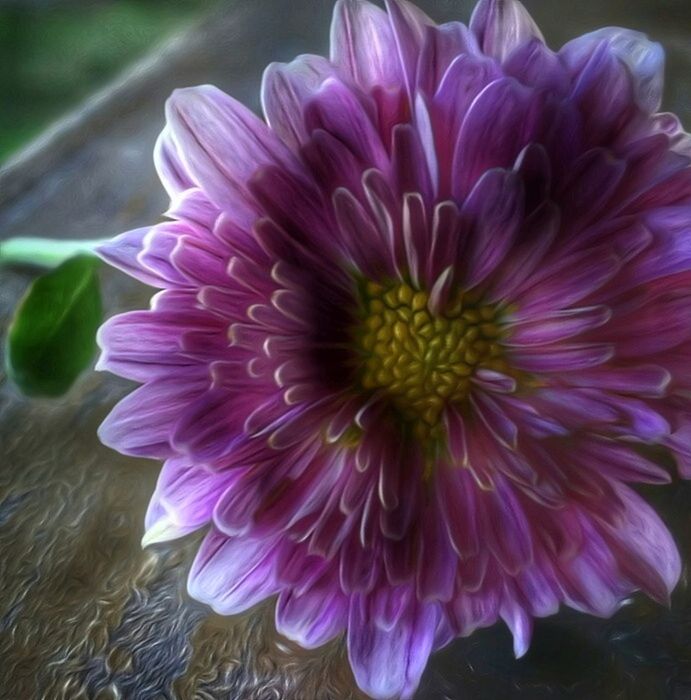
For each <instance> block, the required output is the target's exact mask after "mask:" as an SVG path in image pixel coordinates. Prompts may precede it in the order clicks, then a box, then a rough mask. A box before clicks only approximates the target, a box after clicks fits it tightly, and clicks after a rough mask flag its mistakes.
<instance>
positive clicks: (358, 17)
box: [331, 0, 401, 91]
mask: <svg viewBox="0 0 691 700" xmlns="http://www.w3.org/2000/svg"><path fill="white" fill-rule="evenodd" d="M331 62H332V63H333V64H334V65H335V66H336V67H337V68H339V69H340V70H341V71H342V72H343V73H344V74H345V75H347V76H349V77H351V78H352V79H353V81H354V82H355V83H356V84H358V85H359V86H360V87H362V88H363V89H364V90H366V91H369V90H371V89H372V88H373V87H374V86H381V87H390V86H397V85H399V84H400V83H401V68H400V63H399V61H398V57H397V48H396V42H395V41H394V36H393V32H392V30H391V26H390V24H389V19H388V17H387V15H386V12H384V11H383V10H381V9H380V8H378V7H377V6H376V5H373V4H372V3H371V2H367V1H366V0H338V2H337V3H336V6H335V7H334V15H333V22H332V24H331Z"/></svg>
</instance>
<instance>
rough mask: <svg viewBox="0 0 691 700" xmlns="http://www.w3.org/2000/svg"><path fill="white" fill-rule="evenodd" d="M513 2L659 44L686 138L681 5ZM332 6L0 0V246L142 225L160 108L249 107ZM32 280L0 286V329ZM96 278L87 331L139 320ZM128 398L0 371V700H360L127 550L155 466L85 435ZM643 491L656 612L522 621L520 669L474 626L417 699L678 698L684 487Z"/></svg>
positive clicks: (315, 36) (155, 191)
mask: <svg viewBox="0 0 691 700" xmlns="http://www.w3.org/2000/svg"><path fill="white" fill-rule="evenodd" d="M419 4H420V5H422V6H423V8H424V9H425V10H426V11H428V12H429V13H430V15H431V16H432V17H434V18H435V19H437V20H439V21H442V20H447V19H451V18H460V19H463V20H467V19H468V17H469V15H470V11H471V7H472V4H473V3H472V2H471V1H470V0H428V1H421V2H420V3H419ZM525 4H526V5H527V7H528V9H529V10H530V11H531V12H532V13H533V14H534V16H535V18H536V20H537V21H538V23H539V24H540V25H541V27H542V29H543V31H544V33H545V35H546V37H547V39H548V42H549V43H550V44H551V45H552V46H553V47H558V46H560V45H561V44H562V43H564V42H565V41H566V40H568V39H569V38H571V37H573V36H575V35H577V34H581V33H584V32H587V31H590V30H592V29H595V28H597V27H600V26H604V25H613V24H614V25H622V26H628V27H631V28H634V29H638V30H641V31H644V32H646V33H648V34H649V35H650V36H651V37H652V38H654V39H655V40H657V41H660V42H662V43H663V44H664V46H665V48H666V49H667V55H668V71H667V91H666V107H667V108H668V109H671V110H673V111H675V112H677V113H678V114H679V115H680V117H681V118H682V120H683V121H684V123H685V124H686V126H687V128H689V126H690V125H691V3H690V2H689V0H581V2H578V3H575V2H562V3H558V2H555V0H526V1H525ZM331 7H332V3H331V2H330V1H328V0H230V1H228V2H221V3H219V2H217V0H202V1H201V2H200V1H194V0H175V1H167V0H139V1H137V0H117V1H116V0H113V1H110V2H108V1H105V0H102V1H99V2H77V1H76V0H75V1H73V2H65V1H62V2H60V1H57V0H52V1H51V0H26V1H23V2H22V1H20V0H14V1H13V2H7V1H5V2H2V1H1V0H0V163H1V162H2V161H3V160H4V161H5V166H4V168H3V167H2V165H0V239H2V238H6V237H10V236H17V235H42V236H50V237H55V238H67V237H83V238H95V237H101V236H109V235H113V234H116V233H118V232H120V231H122V230H125V229H128V228H133V227H135V226H139V225H143V224H145V223H150V222H152V221H155V220H156V219H157V218H158V217H159V216H160V212H161V211H163V210H164V208H165V205H166V202H165V197H164V194H163V191H162V188H161V187H160V186H159V184H158V183H157V181H156V177H155V173H154V170H153V165H152V160H151V152H152V148H153V143H154V140H155V137H156V135H157V133H158V131H159V130H160V128H161V126H162V124H163V103H164V100H165V97H166V96H167V95H168V94H169V93H170V91H171V90H172V89H173V88H174V87H176V86H182V85H189V84H195V83H201V82H213V83H216V84H218V85H219V86H221V87H222V88H223V89H225V90H227V91H228V92H231V93H232V94H233V95H235V96H236V97H237V98H239V99H241V100H242V101H244V102H246V103H247V104H249V105H251V106H252V107H254V108H257V107H258V94H259V93H258V90H259V80H260V77H261V72H262V70H263V68H264V66H265V65H266V64H267V63H268V62H270V61H272V60H289V59H290V58H292V57H293V56H295V55H296V54H298V53H301V52H323V51H324V50H325V47H326V46H327V42H328V27H329V21H330V13H331ZM94 93H97V94H96V97H94ZM54 120H57V122H56V121H54ZM33 137H38V141H32V142H31V143H30V144H28V145H27V143H26V142H27V141H28V140H30V139H32V138H33ZM31 279H32V273H31V272H30V271H28V270H19V269H17V270H11V271H10V270H7V269H3V270H0V335H4V333H5V331H6V327H7V324H8V322H9V318H10V314H11V312H12V309H13V308H14V306H15V305H16V303H17V301H18V299H19V298H20V296H21V294H22V293H23V291H24V289H25V288H26V287H27V285H28V284H29V282H30V281H31ZM102 279H103V286H104V297H105V301H106V306H107V314H108V315H110V314H112V313H115V312H116V311H121V310H124V309H128V308H136V307H142V306H144V305H146V303H147V299H148V296H149V294H150V292H149V291H148V290H146V289H145V288H143V287H140V286H137V285H136V284H135V283H134V282H132V281H131V280H129V279H126V278H124V277H123V276H120V275H118V274H116V273H114V272H110V271H107V270H103V272H102ZM129 388H130V387H129V386H128V385H127V383H126V382H123V381H121V380H116V379H115V378H113V377H109V376H103V375H96V374H93V373H87V374H86V375H85V376H84V377H83V378H82V379H81V380H80V381H79V382H78V384H77V385H76V386H75V387H74V388H73V390H72V391H71V392H70V394H69V395H68V396H67V397H65V398H64V399H61V400H59V401H49V400H29V399H26V398H23V397H21V396H20V395H19V394H18V393H17V392H16V390H15V389H14V388H13V387H12V386H10V385H9V384H8V382H7V381H6V380H5V378H4V376H2V375H0V581H1V582H2V587H1V590H0V699H3V700H4V698H7V699H10V698H11V699H12V700H15V699H18V700H24V698H27V699H29V698H47V699H48V700H54V699H59V698H70V699H71V698H95V699H98V700H106V699H112V700H116V699H117V698H124V699H127V700H129V699H134V700H154V699H156V700H158V699H161V698H182V699H187V698H204V699H212V698H214V699H215V698H224V699H225V698H232V699H233V700H236V699H237V700H342V699H349V698H351V699H354V698H357V697H359V696H358V695H357V694H356V692H355V690H354V685H353V682H352V678H351V675H350V671H349V669H348V666H347V663H346V660H345V657H344V650H343V648H342V646H341V645H340V644H339V643H334V644H331V645H329V646H328V647H326V648H324V649H321V650H317V651H313V652H303V651H301V650H299V649H297V648H296V647H295V646H294V645H291V644H288V643H287V642H285V641H283V640H281V639H278V638H277V637H276V635H275V633H274V632H273V631H272V611H271V607H270V606H262V607H260V608H259V609H257V610H256V611H253V612H252V613H250V614H248V615H246V616H243V617H241V618H230V619H226V618H221V617H218V616H216V615H213V614H211V613H210V612H209V610H208V609H206V608H205V607H204V606H202V605H200V604H199V603H196V602H193V601H191V600H190V599H189V598H188V597H187V595H186V593H185V577H186V572H187V569H188V567H189V564H190V561H191V555H192V552H193V551H194V548H195V546H194V545H195V543H194V542H191V541H189V540H187V541H182V542H177V543H171V544H170V545H166V546H158V547H155V548H152V549H150V550H147V551H142V550H141V549H140V547H139V539H140V537H141V534H142V522H143V515H144V511H145V508H146V504H147V502H148V498H149V496H150V494H151V491H152V490H153V486H154V483H155V480H156V475H157V471H158V465H156V464H154V463H151V462H145V461H141V460H134V459H127V458H124V457H121V456H119V455H116V454H115V453H113V452H110V451H108V450H106V449H105V448H103V447H102V446H100V445H99V443H98V440H97V438H96V428H97V426H98V424H99V423H100V421H101V420H102V419H103V417H104V416H105V415H106V413H107V412H108V410H109V409H110V407H111V406H112V405H113V403H114V402H115V400H116V398H117V397H119V396H121V395H122V394H124V393H126V392H127V391H128V390H129ZM646 497H648V498H649V499H650V500H651V501H652V502H653V503H654V505H655V506H656V507H657V508H658V509H659V510H660V512H661V513H662V515H663V518H664V519H665V521H666V522H667V524H668V525H669V526H670V528H671V530H672V532H673V533H674V535H675V537H676V539H677V541H678V543H679V545H680V549H681V552H682V556H683V557H684V559H685V561H686V562H687V569H686V573H685V575H684V577H683V580H682V583H681V584H680V586H679V588H678V590H677V591H676V593H675V595H674V597H673V602H672V606H671V609H670V610H667V609H664V608H661V607H660V606H657V605H655V604H654V603H652V602H650V601H648V600H645V599H643V598H642V597H641V598H636V599H634V600H633V601H631V604H630V605H627V606H625V607H624V608H623V609H622V610H621V611H620V612H619V613H618V614H617V615H616V616H615V617H614V618H613V619H612V620H606V621H602V620H597V619H593V618H588V617H585V616H583V615H579V614H577V613H574V612H568V613H566V612H565V613H562V614H560V615H558V616H556V617H554V618H550V619H547V620H544V621H539V622H538V624H537V626H536V630H535V636H534V642H533V646H532V648H531V650H530V652H529V653H528V655H527V656H526V657H525V658H524V659H523V660H521V661H515V660H514V659H513V658H512V653H511V642H510V638H509V634H508V632H507V631H506V630H505V629H504V628H503V627H495V628H492V629H489V630H484V631H482V632H479V633H476V634H475V635H474V636H473V637H471V638H470V639H467V640H459V641H458V642H456V643H454V644H452V645H451V646H449V647H448V648H446V649H445V650H443V651H442V652H440V653H439V654H437V655H436V656H435V657H433V659H432V662H431V664H430V666H429V668H428V670H427V672H426V674H425V676H424V678H423V682H422V685H421V687H420V690H419V692H418V695H417V698H418V700H443V699H448V700H452V699H454V700H455V698H473V700H484V699H485V698H487V700H497V699H498V698H502V699H503V698H522V699H526V700H541V699H542V698H552V699H554V698H557V699H560V698H578V699H583V700H586V699H587V700H605V699H607V700H610V699H612V698H626V699H628V698H630V699H631V700H660V699H663V698H671V699H673V700H689V699H691V590H690V589H689V585H688V563H689V562H691V515H690V510H689V503H691V484H689V483H687V484H685V485H684V484H680V483H675V484H672V485H671V486H669V487H666V488H656V489H652V490H650V492H647V493H646Z"/></svg>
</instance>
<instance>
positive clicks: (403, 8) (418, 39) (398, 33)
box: [385, 0, 434, 97]
mask: <svg viewBox="0 0 691 700" xmlns="http://www.w3.org/2000/svg"><path fill="white" fill-rule="evenodd" d="M385 3H386V9H387V10H388V11H389V21H390V22H391V30H392V32H393V36H394V40H395V42H396V47H397V48H398V58H399V61H400V64H401V71H402V74H403V78H404V80H405V82H406V86H407V88H408V93H409V95H410V96H411V97H412V95H413V93H414V85H415V78H416V72H417V65H418V59H419V56H420V51H421V49H422V44H423V42H424V38H425V33H426V28H427V27H429V26H434V22H433V21H432V20H431V19H430V18H429V17H428V16H427V15H426V14H425V13H424V12H423V11H422V10H420V9H419V8H417V7H416V6H415V5H413V3H411V2H408V0H385Z"/></svg>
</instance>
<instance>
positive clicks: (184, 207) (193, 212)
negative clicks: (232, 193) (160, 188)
mask: <svg viewBox="0 0 691 700" xmlns="http://www.w3.org/2000/svg"><path fill="white" fill-rule="evenodd" d="M219 213H220V212H219V210H218V209H217V208H216V207H215V206H214V205H213V204H212V203H211V202H210V201H209V198H208V197H207V196H206V194H204V192H203V191H202V190H200V189H199V188H198V187H191V188H190V189H188V190H184V191H183V192H180V193H179V194H178V195H176V196H175V197H173V198H172V201H171V203H170V207H169V208H168V211H167V212H166V216H167V217H169V218H171V219H178V220H181V221H191V222H192V223H194V224H197V225H199V226H201V227H203V228H206V229H209V230H211V229H213V226H214V223H215V221H216V219H217V218H218V215H219Z"/></svg>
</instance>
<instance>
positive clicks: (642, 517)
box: [607, 486, 681, 604]
mask: <svg viewBox="0 0 691 700" xmlns="http://www.w3.org/2000/svg"><path fill="white" fill-rule="evenodd" d="M617 493H618V495H619V497H620V498H621V500H622V502H623V503H624V505H625V508H626V510H625V513H624V514H622V515H623V519H622V520H621V522H620V523H619V524H618V525H617V526H616V527H611V526H607V531H608V532H607V538H608V540H609V541H610V542H611V543H613V544H614V543H616V551H617V554H618V561H619V566H620V567H621V569H622V572H623V573H624V574H625V575H626V576H627V577H629V578H630V580H632V581H633V583H635V584H636V585H638V586H640V587H641V588H642V589H643V590H644V591H645V592H646V593H648V595H650V596H651V597H653V598H654V599H655V600H657V601H658V602H660V603H663V604H666V603H668V602H669V594H670V593H671V592H672V590H673V589H674V587H675V586H676V585H677V583H678V581H679V577H680V576H681V559H680V557H679V551H678V549H677V546H676V544H675V542H674V539H673V538H672V535H671V534H670V532H669V530H667V528H666V527H665V525H664V523H663V522H662V520H660V518H659V517H658V515H657V514H656V513H655V511H654V510H653V509H652V508H651V507H650V506H649V505H648V504H647V503H646V502H645V501H644V500H643V499H642V498H641V497H640V496H639V495H638V494H637V493H636V492H635V491H633V490H632V489H630V488H627V487H625V486H621V487H619V489H618V490H617Z"/></svg>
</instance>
